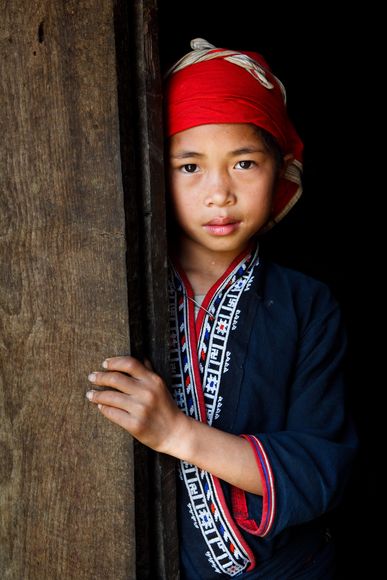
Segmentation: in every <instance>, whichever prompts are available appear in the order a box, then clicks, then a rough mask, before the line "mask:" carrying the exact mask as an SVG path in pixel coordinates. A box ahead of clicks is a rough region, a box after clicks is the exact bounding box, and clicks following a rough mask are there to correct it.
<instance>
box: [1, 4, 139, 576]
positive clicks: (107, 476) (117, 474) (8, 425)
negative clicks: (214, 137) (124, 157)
mask: <svg viewBox="0 0 387 580" xmlns="http://www.w3.org/2000/svg"><path fill="white" fill-rule="evenodd" d="M113 5H114V2H113V0H101V1H100V2H93V1H92V0H77V1H75V0H68V1H66V2H63V1H62V0H35V1H34V2H27V1H24V0H13V1H12V2H9V1H6V0H2V1H1V2H0V11H1V15H2V18H1V22H0V26H1V29H0V55H1V58H0V63H1V65H0V66H1V74H0V91H1V108H0V134H1V136H2V143H1V157H0V160H1V167H0V180H1V181H0V184H1V185H0V204H1V205H0V219H1V224H0V267H1V270H0V324H1V326H0V357H1V361H0V454H1V461H0V576H1V578H4V579H12V580H20V579H21V578H23V580H28V579H31V580H36V579H37V578H39V580H44V579H47V580H53V579H56V578H63V579H66V580H67V579H71V578H76V579H77V580H82V579H85V580H86V579H87V580H90V579H91V578H93V579H99V578H100V579H105V578H114V579H115V580H120V579H122V580H123V579H128V578H135V542H134V497H133V450H132V441H131V438H130V437H129V436H128V435H127V434H126V433H125V432H124V431H122V430H121V429H119V428H118V427H116V426H114V425H112V424H110V423H109V422H107V421H106V420H104V419H103V418H101V417H100V416H99V415H98V412H97V411H96V410H95V409H92V408H91V407H90V405H89V404H88V403H87V402H86V401H85V398H84V395H85V391H86V388H87V380H86V377H87V373H88V372H89V371H90V370H92V368H93V367H94V368H96V369H98V368H99V367H100V363H101V361H102V360H103V359H104V357H106V356H112V355H114V354H119V353H120V354H122V353H126V352H128V348H129V334H128V310H127V285H126V264H125V252H126V243H125V220H124V209H123V192H122V183H121V169H120V155H119V130H118V112H117V95H116V81H117V79H116V70H115V46H114V30H113V9H114V6H113Z"/></svg>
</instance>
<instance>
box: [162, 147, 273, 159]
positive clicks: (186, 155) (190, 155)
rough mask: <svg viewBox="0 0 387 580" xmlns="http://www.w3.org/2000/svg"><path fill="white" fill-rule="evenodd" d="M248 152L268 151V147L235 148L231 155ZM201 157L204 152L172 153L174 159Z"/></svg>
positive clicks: (235, 155)
mask: <svg viewBox="0 0 387 580" xmlns="http://www.w3.org/2000/svg"><path fill="white" fill-rule="evenodd" d="M246 153H267V150H266V149H263V148H262V147H254V146H251V147H248V146H247V147H240V148H239V149H234V151H230V153H229V155H230V156H231V157H237V156H238V155H245V154H246ZM193 157H194V158H196V157H198V158H200V157H205V155H204V153H198V152H197V151H179V152H178V153H176V154H175V155H171V158H172V159H188V158H193Z"/></svg>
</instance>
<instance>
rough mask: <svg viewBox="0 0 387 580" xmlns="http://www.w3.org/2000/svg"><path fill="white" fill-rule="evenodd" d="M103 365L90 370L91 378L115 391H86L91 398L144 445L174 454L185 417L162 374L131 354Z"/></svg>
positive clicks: (108, 416)
mask: <svg viewBox="0 0 387 580" xmlns="http://www.w3.org/2000/svg"><path fill="white" fill-rule="evenodd" d="M103 366H104V368H106V369H108V370H107V371H103V372H93V373H91V374H90V375H89V380H90V381H91V382H92V383H93V384H94V385H98V386H100V387H113V388H114V389H116V390H115V391H111V390H106V391H104V390H101V391H97V390H90V391H88V392H87V393H86V397H87V398H88V399H89V401H91V402H92V403H96V404H97V405H98V408H99V410H100V411H101V413H102V414H103V415H104V416H105V417H106V418H107V419H109V420H110V421H112V422H113V423H117V425H120V426H121V427H123V428H124V429H126V431H128V432H129V433H130V434H131V435H133V437H135V438H136V439H138V440H139V441H141V443H144V445H147V446H148V447H151V448H152V449H154V450H156V451H159V452H162V453H169V454H170V455H175V453H174V445H176V444H177V442H178V441H179V439H180V437H181V435H180V429H181V427H182V424H183V423H184V420H185V419H186V417H185V415H184V414H183V413H182V412H181V411H180V410H179V409H178V408H177V406H176V404H175V402H174V401H173V399H172V397H171V395H170V393H169V391H168V389H167V387H166V385H165V382H164V381H163V380H162V379H161V377H159V376H158V375H157V374H156V373H154V372H153V371H152V370H151V368H148V366H145V365H143V364H142V363H141V362H140V361H138V360H137V359H135V358H133V357H131V356H120V357H114V358H109V359H107V360H106V361H105V362H104V363H103ZM149 367H150V365H149Z"/></svg>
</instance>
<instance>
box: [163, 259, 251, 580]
mask: <svg viewBox="0 0 387 580" xmlns="http://www.w3.org/2000/svg"><path fill="white" fill-rule="evenodd" d="M257 251H258V250H257ZM256 264H257V252H256V253H255V254H254V255H250V256H247V257H244V258H243V259H241V258H240V259H239V261H238V262H237V261H236V263H233V264H232V265H231V267H230V269H229V271H228V272H227V273H225V275H224V276H223V277H222V279H221V280H220V281H219V282H218V284H217V285H216V286H214V287H213V289H212V291H210V292H209V293H208V294H207V296H206V298H205V300H204V302H203V306H204V307H205V309H206V311H208V312H206V313H205V312H204V311H201V312H200V313H199V316H198V320H197V321H196V324H195V315H194V305H193V303H192V302H191V301H190V300H189V294H188V293H187V291H186V289H185V288H184V277H183V275H182V276H181V277H180V276H179V274H178V273H177V272H176V271H174V270H172V271H171V279H170V288H169V290H170V292H169V297H170V315H171V378H172V388H173V394H174V397H175V400H176V403H177V405H178V407H179V408H180V409H181V410H182V411H183V412H185V413H186V414H187V415H188V416H191V417H193V418H195V419H197V420H199V421H202V422H204V423H206V422H208V423H209V424H212V422H213V419H214V416H215V418H216V417H218V416H219V414H220V412H221V406H222V397H221V396H220V395H219V392H220V391H219V389H220V386H221V377H222V374H224V373H226V372H227V370H228V365H229V362H230V356H231V354H230V352H229V351H228V350H227V343H228V338H229V335H230V332H231V331H232V330H233V329H234V330H235V328H236V325H237V320H238V317H239V312H238V310H237V305H238V301H239V298H240V296H241V294H242V292H244V291H246V290H248V289H249V288H250V284H251V281H252V279H253V272H254V266H255V265H256ZM197 331H199V332H200V339H199V340H198V341H196V337H197ZM208 355H209V356H208ZM203 385H204V388H203ZM180 471H181V477H182V479H183V481H184V483H185V486H186V489H187V493H188V496H189V504H188V509H189V512H190V515H191V518H192V519H193V522H194V525H195V527H197V528H198V529H200V531H201V533H202V537H203V539H204V541H205V544H206V546H207V550H206V552H205V553H206V556H207V558H208V561H209V563H210V564H211V566H212V567H213V568H214V569H215V570H216V571H217V572H219V573H223V574H226V575H228V576H235V575H237V574H240V573H241V572H243V571H245V570H251V569H252V568H253V567H254V566H255V560H254V555H253V553H252V552H251V550H250V548H249V546H248V545H247V543H246V542H245V540H244V539H243V537H242V535H241V533H240V531H239V530H238V528H237V526H236V524H235V522H234V521H233V519H232V517H231V514H230V513H229V510H228V508H227V504H226V501H225V498H224V495H223V490H222V487H221V485H220V482H219V480H218V478H216V477H214V476H212V475H211V474H210V473H208V472H206V471H203V470H200V469H198V468H197V467H196V466H194V465H191V464H189V463H186V462H184V461H182V462H181V463H180Z"/></svg>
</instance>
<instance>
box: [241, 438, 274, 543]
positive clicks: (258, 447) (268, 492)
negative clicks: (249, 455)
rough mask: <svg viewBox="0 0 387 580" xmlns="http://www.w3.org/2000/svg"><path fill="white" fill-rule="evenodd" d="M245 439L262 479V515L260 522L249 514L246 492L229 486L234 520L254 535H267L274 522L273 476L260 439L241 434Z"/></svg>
mask: <svg viewBox="0 0 387 580" xmlns="http://www.w3.org/2000/svg"><path fill="white" fill-rule="evenodd" d="M241 437H243V438H244V439H246V440H247V441H248V442H249V443H250V445H251V447H252V449H253V451H254V455H255V459H256V462H257V466H258V470H259V473H260V476H261V481H262V515H261V520H260V522H256V521H255V520H254V519H252V518H251V517H250V516H249V511H248V507H247V500H246V492H245V491H243V490H242V489H239V488H238V487H235V486H233V487H232V488H231V503H232V510H233V515H234V518H235V521H236V522H237V524H238V526H239V527H241V528H242V529H243V530H245V531H246V532H249V533H250V534H253V535H254V536H261V537H264V536H267V535H268V534H269V532H270V531H271V529H272V527H273V523H274V516H275V509H276V497H275V489H274V477H273V472H272V469H271V467H270V463H269V460H268V457H267V455H266V452H265V450H264V448H263V445H262V443H261V442H260V440H259V439H258V438H257V437H255V436H254V435H241Z"/></svg>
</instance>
